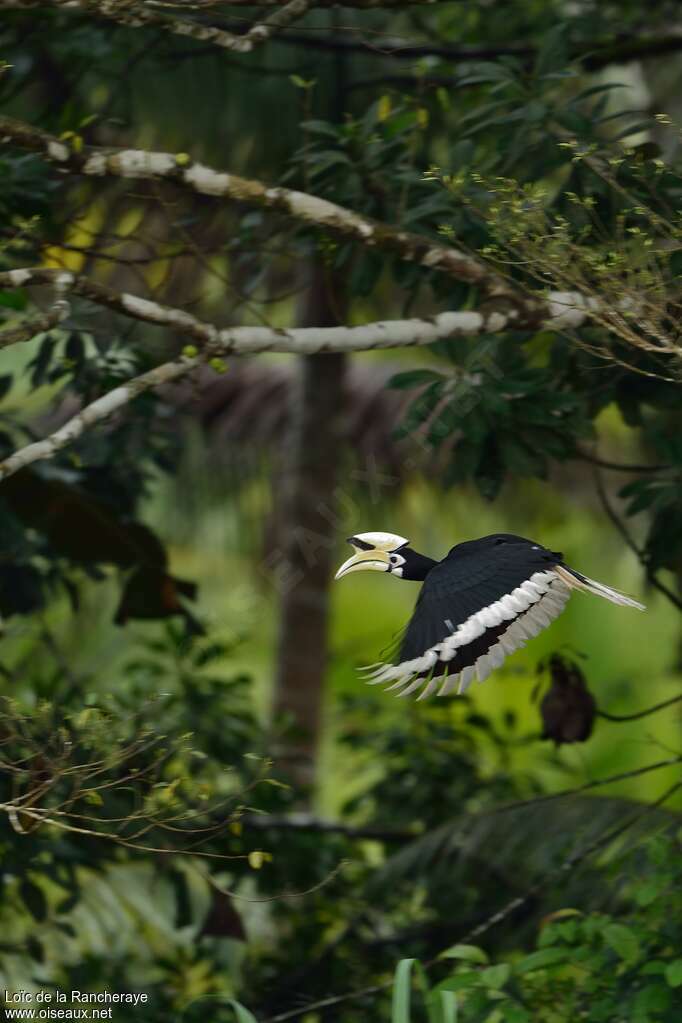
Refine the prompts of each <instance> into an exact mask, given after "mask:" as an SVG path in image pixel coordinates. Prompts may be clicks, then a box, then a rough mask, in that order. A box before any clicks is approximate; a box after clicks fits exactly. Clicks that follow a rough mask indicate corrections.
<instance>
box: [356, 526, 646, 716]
mask: <svg viewBox="0 0 682 1023" xmlns="http://www.w3.org/2000/svg"><path fill="white" fill-rule="evenodd" d="M348 543H349V544H351V546H353V547H354V548H355V553H354V554H353V556H352V557H350V558H349V559H348V561H345V562H344V563H343V565H341V567H340V568H339V570H338V572H337V573H336V578H337V579H340V578H341V576H342V575H347V574H348V573H350V572H359V571H363V570H364V569H371V570H373V571H376V572H390V573H391V574H392V575H397V576H398V577H399V578H400V579H413V580H415V581H417V582H423V583H424V585H423V586H422V588H421V591H420V593H419V598H418V600H417V603H416V606H415V609H414V613H413V615H412V618H411V619H410V621H409V623H408V625H407V628H406V630H405V633H404V635H403V638H402V642H401V645H400V651H399V654H398V657H397V659H396V663H395V664H384V663H378V664H371V665H369V666H368V668H367V670H368V671H369V672H370V675H369V677H368V681H369V683H370V684H371V685H377V684H380V683H391V684H390V685H388V690H397V693H396V695H398V696H409V695H410V693H413V692H415V691H416V690H417V689H419V688H421V687H423V688H422V692H421V694H420V695H419V697H418V699H420V700H422V699H424V697H426V696H430V695H431V694H432V693H434V692H435V691H436V689H438V695H439V696H445V695H446V694H447V693H451V692H452V691H453V689H455V688H456V689H457V692H458V693H463V692H464V691H465V690H466V689H467V688H468V686H469V685H470V684H471V682H472V680H473V679H474V677H476V678H478V681H479V682H483V680H484V679H486V678H487V677H488V675H489V674H490V673H491V671H493V670H494V669H495V668H499V667H500V665H501V664H502V662H503V661H504V659H505V657H506V656H507V654H512V653H514V651H515V650H518V649H519V648H520V647H522V646H525V642H526V640H527V639H531V638H532V637H533V636H536V635H537V634H538V633H539V632H541V631H542V629H544V628H545V626H547V625H549V624H550V622H551V621H552V620H553V619H554V618H556V617H557V616H558V615H559V614H561V612H562V611H563V609H564V605H565V604H566V601H567V600H568V598H569V597H570V595H571V590H585V591H587V592H588V593H594V594H596V595H597V596H598V597H604V598H605V599H606V600H610V601H612V603H614V604H622V605H625V606H627V607H637V608H639V609H640V611H644V610H645V608H644V605H643V604H639V603H638V602H637V601H636V600H632V599H631V598H630V597H626V596H625V595H624V594H622V593H619V592H618V591H617V590H612V589H611V587H610V586H603V585H602V584H601V583H597V582H595V581H594V579H588V578H587V576H584V575H581V574H580V572H576V571H575V569H572V568H569V567H568V565H566V564H565V562H564V560H563V555H562V554H560V553H559V552H558V551H550V550H547V548H546V547H541V546H540V544H538V543H534V542H533V540H526V539H525V538H524V537H522V536H514V535H513V534H512V533H494V534H493V535H492V536H484V537H481V539H480V540H469V541H467V542H466V543H460V544H457V546H456V547H453V548H452V550H451V551H450V552H449V553H448V554H447V555H446V556H445V557H444V558H443V560H442V561H434V559H433V558H428V557H425V555H423V554H418V553H417V552H416V551H414V550H412V548H411V547H410V546H409V540H406V539H405V537H403V536H396V535H395V534H393V533H358V534H357V535H356V536H351V537H349V539H348ZM439 686H440V688H438V687H439Z"/></svg>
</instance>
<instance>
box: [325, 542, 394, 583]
mask: <svg viewBox="0 0 682 1023" xmlns="http://www.w3.org/2000/svg"><path fill="white" fill-rule="evenodd" d="M388 566H389V560H388V551H380V550H378V549H373V550H370V551H356V552H355V554H353V556H352V557H350V558H349V559H348V561H344V563H343V565H341V567H340V569H339V570H338V572H337V573H336V575H335V576H334V578H335V579H340V578H341V576H342V575H348V574H349V572H362V571H364V570H365V569H371V570H372V571H374V572H386V571H387V569H388Z"/></svg>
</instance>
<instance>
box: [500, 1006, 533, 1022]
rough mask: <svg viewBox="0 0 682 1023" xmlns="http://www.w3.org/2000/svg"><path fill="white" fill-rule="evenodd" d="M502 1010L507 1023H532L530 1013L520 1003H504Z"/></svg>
mask: <svg viewBox="0 0 682 1023" xmlns="http://www.w3.org/2000/svg"><path fill="white" fill-rule="evenodd" d="M500 1009H501V1011H502V1013H503V1015H504V1020H505V1023H531V1016H530V1013H529V1012H528V1010H527V1009H524V1007H523V1006H522V1005H519V1004H518V1002H504V1003H503V1004H502V1005H501V1006H500Z"/></svg>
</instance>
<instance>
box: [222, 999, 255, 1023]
mask: <svg viewBox="0 0 682 1023" xmlns="http://www.w3.org/2000/svg"><path fill="white" fill-rule="evenodd" d="M227 1004H228V1005H231V1006H232V1008H233V1009H234V1014H235V1016H236V1017H237V1023H258V1020H257V1019H256V1017H255V1016H254V1014H253V1013H252V1012H249V1010H248V1009H247V1008H245V1007H244V1006H243V1005H242V1004H241V1002H237V1001H235V999H234V998H228V999H227Z"/></svg>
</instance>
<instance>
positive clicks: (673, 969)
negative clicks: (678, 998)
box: [665, 959, 682, 987]
mask: <svg viewBox="0 0 682 1023" xmlns="http://www.w3.org/2000/svg"><path fill="white" fill-rule="evenodd" d="M665 979H666V981H667V983H668V984H669V986H670V987H681V986H682V959H674V960H673V962H672V963H668V965H667V966H666V968H665Z"/></svg>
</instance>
